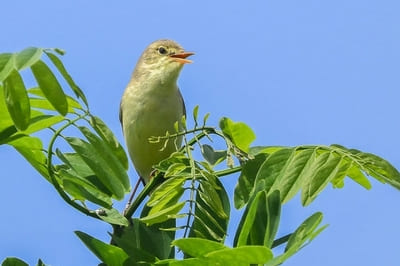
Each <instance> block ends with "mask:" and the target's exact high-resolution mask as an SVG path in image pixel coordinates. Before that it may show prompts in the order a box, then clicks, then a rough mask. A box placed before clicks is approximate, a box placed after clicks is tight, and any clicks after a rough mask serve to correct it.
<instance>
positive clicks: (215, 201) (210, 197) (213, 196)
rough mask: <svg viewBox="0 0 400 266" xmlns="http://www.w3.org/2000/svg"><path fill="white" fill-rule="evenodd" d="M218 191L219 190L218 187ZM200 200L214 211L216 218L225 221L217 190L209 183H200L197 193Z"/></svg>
mask: <svg viewBox="0 0 400 266" xmlns="http://www.w3.org/2000/svg"><path fill="white" fill-rule="evenodd" d="M218 189H221V187H219V188H218ZM198 193H199V196H200V198H201V199H202V200H203V201H204V202H205V203H206V204H207V205H208V206H209V207H210V208H211V209H212V210H213V211H214V213H215V214H216V215H218V217H220V218H222V219H227V218H228V215H227V214H226V213H225V210H224V206H223V204H222V200H221V199H220V195H219V194H218V192H217V189H216V188H215V187H214V186H213V185H211V184H210V183H209V182H201V183H200V190H199V191H198Z"/></svg>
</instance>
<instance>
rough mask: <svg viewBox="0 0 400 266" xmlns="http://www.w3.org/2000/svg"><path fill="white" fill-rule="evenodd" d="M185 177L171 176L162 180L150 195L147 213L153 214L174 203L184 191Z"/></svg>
mask: <svg viewBox="0 0 400 266" xmlns="http://www.w3.org/2000/svg"><path fill="white" fill-rule="evenodd" d="M185 180H186V177H173V178H169V179H167V180H166V181H164V182H163V183H162V184H161V185H160V186H158V187H157V188H156V189H155V190H154V191H153V192H152V193H151V196H150V199H149V201H148V202H147V206H149V207H151V209H150V211H149V214H155V213H157V212H159V211H161V210H163V209H165V208H168V207H171V206H172V205H175V204H176V203H177V202H178V200H179V198H180V197H181V196H182V194H183V192H184V188H183V184H184V182H185Z"/></svg>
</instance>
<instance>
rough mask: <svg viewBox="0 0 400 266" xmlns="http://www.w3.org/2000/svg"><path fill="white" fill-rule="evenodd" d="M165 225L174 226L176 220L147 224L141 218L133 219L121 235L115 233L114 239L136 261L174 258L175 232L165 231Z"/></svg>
mask: <svg viewBox="0 0 400 266" xmlns="http://www.w3.org/2000/svg"><path fill="white" fill-rule="evenodd" d="M164 226H166V227H174V226H175V221H174V220H169V221H167V222H166V223H162V224H155V225H152V226H146V224H144V223H142V222H141V221H140V220H139V219H132V224H131V225H130V226H129V227H125V228H124V230H123V231H122V234H121V235H120V236H116V235H114V236H113V240H114V241H115V242H116V243H117V245H118V246H120V247H121V248H122V249H124V250H125V252H126V253H128V254H129V255H130V256H131V257H133V258H134V259H135V261H136V262H140V261H145V262H154V261H156V258H158V259H167V258H172V257H173V256H174V255H175V254H174V250H175V249H174V248H173V247H172V245H171V242H172V240H173V239H174V237H175V232H169V231H163V230H162V228H163V227H164Z"/></svg>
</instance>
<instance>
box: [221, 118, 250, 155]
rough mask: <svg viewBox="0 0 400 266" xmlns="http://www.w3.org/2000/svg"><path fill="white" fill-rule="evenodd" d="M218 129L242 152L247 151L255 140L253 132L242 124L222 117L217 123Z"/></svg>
mask: <svg viewBox="0 0 400 266" xmlns="http://www.w3.org/2000/svg"><path fill="white" fill-rule="evenodd" d="M219 127H220V128H221V130H222V132H223V133H224V135H225V136H227V137H229V138H230V139H231V141H232V142H233V143H234V144H235V145H236V146H237V147H238V148H239V149H241V150H242V151H245V152H247V151H249V147H250V144H251V143H252V142H253V141H254V140H255V138H256V135H255V134H254V132H253V130H252V129H251V128H250V127H249V126H248V125H246V124H245V123H243V122H234V121H232V120H231V119H229V118H227V117H224V118H222V119H221V120H220V121H219Z"/></svg>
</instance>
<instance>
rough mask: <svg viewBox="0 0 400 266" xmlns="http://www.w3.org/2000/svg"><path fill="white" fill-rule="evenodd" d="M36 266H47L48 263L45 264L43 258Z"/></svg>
mask: <svg viewBox="0 0 400 266" xmlns="http://www.w3.org/2000/svg"><path fill="white" fill-rule="evenodd" d="M36 266H46V264H44V262H43V261H42V260H41V259H39V260H38V262H37V264H36Z"/></svg>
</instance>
